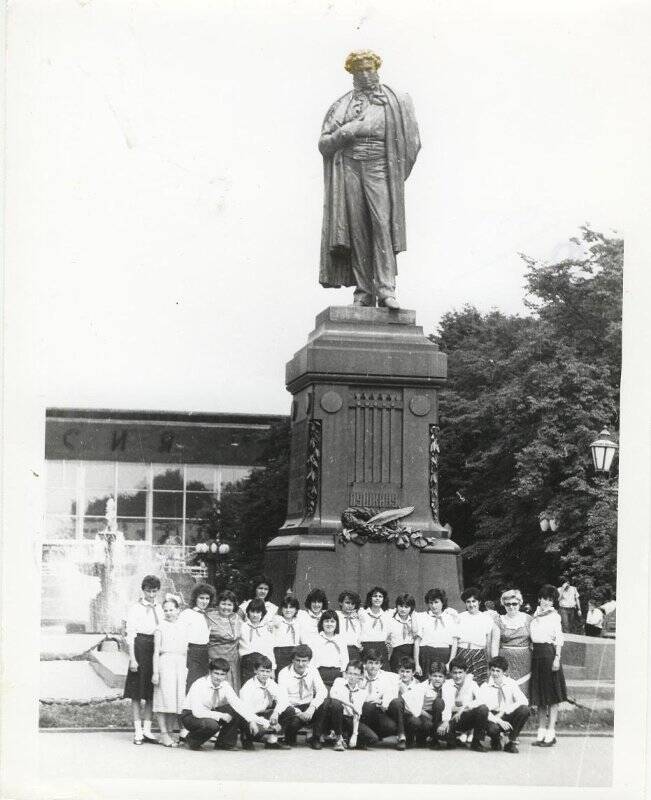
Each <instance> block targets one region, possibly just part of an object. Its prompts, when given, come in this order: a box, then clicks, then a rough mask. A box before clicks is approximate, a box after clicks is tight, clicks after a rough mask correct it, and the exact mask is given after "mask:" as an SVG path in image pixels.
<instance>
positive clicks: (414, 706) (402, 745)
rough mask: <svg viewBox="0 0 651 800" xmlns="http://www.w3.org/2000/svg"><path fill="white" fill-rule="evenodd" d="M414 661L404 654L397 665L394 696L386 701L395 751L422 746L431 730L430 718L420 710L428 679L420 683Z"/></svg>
mask: <svg viewBox="0 0 651 800" xmlns="http://www.w3.org/2000/svg"><path fill="white" fill-rule="evenodd" d="M415 674H416V662H415V661H414V659H413V658H410V657H409V656H406V657H405V658H401V659H400V662H399V664H398V677H399V679H400V680H399V683H398V696H397V697H396V698H394V699H393V700H392V701H391V702H390V703H389V708H388V714H389V716H390V717H391V719H393V720H394V721H395V723H396V725H397V729H398V730H397V733H398V742H397V744H396V750H406V748H407V747H413V746H414V743H415V744H417V745H421V746H422V745H424V744H425V742H426V741H427V737H428V736H429V735H430V734H431V733H432V731H433V723H432V717H431V715H430V714H429V713H424V711H423V706H424V702H425V692H426V691H427V688H428V686H429V685H430V684H429V681H427V682H425V683H421V682H420V681H418V680H417V679H416V678H415Z"/></svg>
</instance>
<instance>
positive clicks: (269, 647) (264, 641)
mask: <svg viewBox="0 0 651 800" xmlns="http://www.w3.org/2000/svg"><path fill="white" fill-rule="evenodd" d="M264 615H265V605H264V602H263V601H262V600H251V601H250V603H249V605H248V606H247V609H246V619H245V620H244V622H243V623H242V626H241V628H240V637H239V641H238V649H239V654H240V679H241V684H242V686H243V685H244V684H245V683H246V681H248V680H250V679H251V678H252V677H253V675H254V672H255V667H254V663H255V661H256V659H257V658H258V657H259V656H267V658H268V659H269V660H270V661H271V663H272V665H273V667H274V669H275V660H274V641H273V637H272V635H271V631H270V630H269V625H268V623H266V622H264V621H263V617H264Z"/></svg>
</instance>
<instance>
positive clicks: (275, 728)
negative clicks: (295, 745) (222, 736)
mask: <svg viewBox="0 0 651 800" xmlns="http://www.w3.org/2000/svg"><path fill="white" fill-rule="evenodd" d="M253 670H254V673H255V674H254V676H253V677H252V678H250V679H249V680H248V681H247V682H246V683H245V684H244V686H242V688H241V689H240V700H241V701H242V703H243V704H244V706H245V707H246V708H247V709H248V711H249V713H251V714H254V715H255V716H256V718H260V717H261V718H262V723H261V725H260V727H261V728H262V730H263V735H264V736H265V745H264V746H265V748H267V749H268V750H289V749H290V748H289V745H286V744H283V743H282V742H279V741H278V736H277V734H278V733H279V731H281V730H282V728H283V727H284V726H285V725H286V724H287V722H288V721H289V720H290V719H291V718H292V717H293V716H294V715H295V713H296V712H295V710H294V708H293V706H290V705H289V701H288V699H287V693H286V692H285V690H284V689H283V688H282V687H280V686H278V684H277V683H276V681H275V680H274V679H273V678H272V677H271V673H272V671H273V665H272V663H271V659H269V658H267V656H263V655H258V656H257V657H256V658H255V660H254V662H253ZM254 736H255V734H254V733H253V731H249V730H245V731H243V732H242V747H243V748H244V750H254V749H255V748H254V746H253V737H254Z"/></svg>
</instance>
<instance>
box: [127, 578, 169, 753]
mask: <svg viewBox="0 0 651 800" xmlns="http://www.w3.org/2000/svg"><path fill="white" fill-rule="evenodd" d="M141 589H142V597H141V598H140V600H138V602H137V603H134V605H132V606H131V608H130V609H129V611H128V613H127V646H128V648H129V671H128V672H127V679H126V682H125V684H124V695H123V696H124V697H125V698H126V699H129V700H131V713H132V716H133V729H134V734H133V743H134V744H138V745H140V744H142V743H143V742H151V743H152V744H157V743H158V739H156V737H155V736H154V735H153V733H152V730H151V720H152V700H153V697H154V684H153V683H152V682H151V678H152V674H153V662H154V631H155V630H156V628H157V627H158V625H159V623H160V622H161V620H162V619H163V610H162V608H161V607H160V606H159V605H158V603H157V602H156V595H157V594H158V591H159V590H160V580H159V579H158V578H157V577H156V576H155V575H145V577H144V578H143V579H142V584H141ZM143 703H144V709H143V708H142V704H143Z"/></svg>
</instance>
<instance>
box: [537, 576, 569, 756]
mask: <svg viewBox="0 0 651 800" xmlns="http://www.w3.org/2000/svg"><path fill="white" fill-rule="evenodd" d="M556 597H557V592H556V588H555V587H554V586H552V585H551V584H545V585H544V586H542V587H541V588H540V591H539V592H538V608H537V609H536V613H535V614H534V616H533V619H532V620H531V626H530V636H531V642H532V646H533V653H532V658H531V680H530V681H529V702H530V704H531V705H532V706H537V707H538V735H537V738H536V741H535V742H532V744H534V745H536V746H538V747H552V745H555V744H556V720H557V718H558V704H559V703H562V702H563V701H564V700H567V691H566V688H565V676H564V675H563V667H562V666H561V649H562V647H563V641H564V640H563V630H562V626H561V617H560V614H559V613H558V611H556V609H555V608H554V603H555V602H556Z"/></svg>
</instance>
